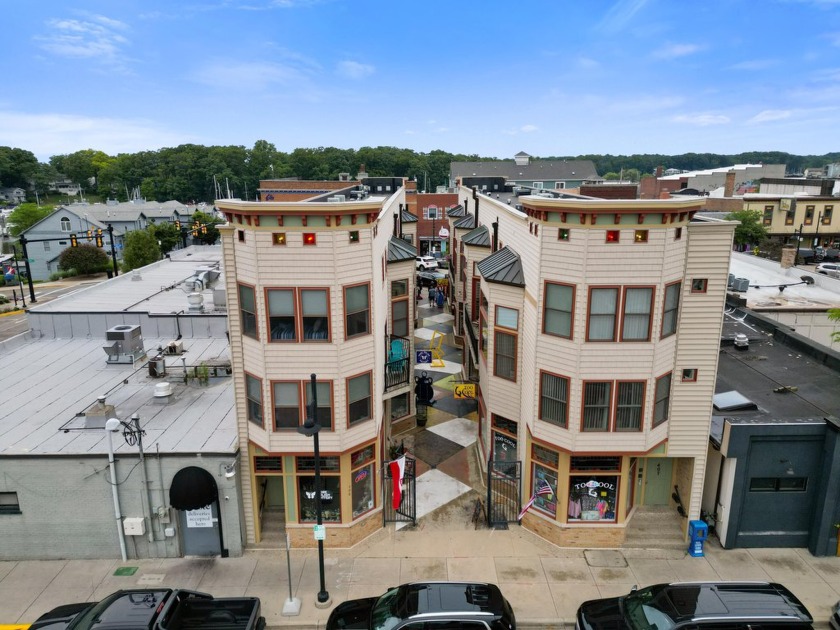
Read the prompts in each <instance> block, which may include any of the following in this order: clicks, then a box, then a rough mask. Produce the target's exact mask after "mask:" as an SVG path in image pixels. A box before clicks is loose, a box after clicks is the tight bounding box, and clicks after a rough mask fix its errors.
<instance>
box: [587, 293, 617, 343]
mask: <svg viewBox="0 0 840 630" xmlns="http://www.w3.org/2000/svg"><path fill="white" fill-rule="evenodd" d="M617 302H618V289H592V292H591V297H590V302H589V339H592V340H596V341H598V340H602V341H603V340H607V341H612V340H613V339H614V338H615V309H616V303H617Z"/></svg>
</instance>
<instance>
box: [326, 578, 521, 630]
mask: <svg viewBox="0 0 840 630" xmlns="http://www.w3.org/2000/svg"><path fill="white" fill-rule="evenodd" d="M424 623H425V624H426V625H423V624H424ZM421 627H425V628H440V629H441V630H445V629H447V628H459V629H461V628H463V629H471V628H474V629H475V630H479V629H482V630H488V629H489V630H514V629H515V628H516V619H515V618H514V615H513V609H512V608H511V606H510V604H509V603H508V601H507V600H506V599H505V598H504V596H503V595H502V592H501V591H500V590H499V587H498V586H496V585H495V584H488V583H474V582H415V583H413V584H403V585H402V586H397V587H395V588H391V589H388V591H387V592H386V593H385V594H384V595H382V596H380V597H366V598H364V599H353V600H350V601H348V602H344V603H343V604H339V605H338V606H336V607H335V609H333V611H332V613H331V614H330V617H329V619H328V620H327V630H340V629H343V628H357V629H365V630H374V629H375V630H383V629H386V628H387V629H388V630H400V629H401V628H406V629H408V628H411V629H414V628H421Z"/></svg>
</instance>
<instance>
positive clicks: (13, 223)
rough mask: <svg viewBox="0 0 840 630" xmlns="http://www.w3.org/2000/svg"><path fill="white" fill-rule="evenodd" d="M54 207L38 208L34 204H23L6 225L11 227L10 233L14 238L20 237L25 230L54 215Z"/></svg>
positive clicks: (11, 215) (10, 216)
mask: <svg viewBox="0 0 840 630" xmlns="http://www.w3.org/2000/svg"><path fill="white" fill-rule="evenodd" d="M53 210H54V208H53V207H52V206H38V205H36V204H34V203H22V204H20V205H19V206H18V207H17V208H15V209H14V210H12V213H11V214H10V215H9V218H8V219H7V220H6V224H7V225H8V226H9V233H10V234H11V235H12V236H20V233H21V232H23V231H24V230H28V229H29V228H31V227H32V226H33V225H35V224H36V223H38V221H40V220H41V219H45V218H47V217H48V216H50V214H52V212H53Z"/></svg>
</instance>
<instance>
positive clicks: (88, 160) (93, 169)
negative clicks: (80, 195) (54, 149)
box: [50, 149, 114, 188]
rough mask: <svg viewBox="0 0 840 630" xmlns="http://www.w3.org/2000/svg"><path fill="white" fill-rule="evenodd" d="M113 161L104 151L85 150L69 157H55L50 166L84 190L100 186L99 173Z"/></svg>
mask: <svg viewBox="0 0 840 630" xmlns="http://www.w3.org/2000/svg"><path fill="white" fill-rule="evenodd" d="M113 159H114V158H112V157H110V156H108V155H107V154H106V153H104V152H102V151H95V150H94V149H84V150H82V151H76V152H75V153H69V154H67V155H53V156H52V157H51V158H50V165H51V166H52V167H53V168H55V170H56V171H58V172H59V173H63V174H64V175H65V176H67V177H68V178H69V179H70V181H71V182H74V183H76V184H79V185H80V186H81V187H82V188H90V187H91V186H92V185H93V186H97V185H98V184H99V172H100V171H101V170H102V169H104V168H105V167H106V166H107V165H108V164H110V163H111V162H112V161H113ZM91 182H92V183H91Z"/></svg>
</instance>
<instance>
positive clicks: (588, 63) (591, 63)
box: [577, 57, 601, 70]
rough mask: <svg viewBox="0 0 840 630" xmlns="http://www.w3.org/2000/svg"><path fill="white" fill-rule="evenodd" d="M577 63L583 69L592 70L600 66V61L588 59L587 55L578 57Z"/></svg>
mask: <svg viewBox="0 0 840 630" xmlns="http://www.w3.org/2000/svg"><path fill="white" fill-rule="evenodd" d="M577 65H578V67H580V68H583V69H584V70H594V69H595V68H600V67H601V63H600V62H598V61H595V60H594V59H590V58H589V57H578V59H577Z"/></svg>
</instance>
